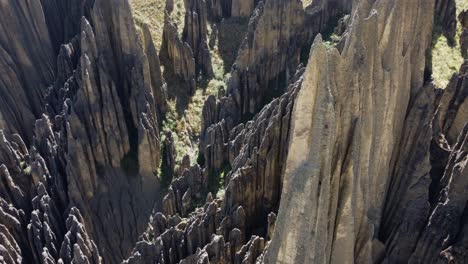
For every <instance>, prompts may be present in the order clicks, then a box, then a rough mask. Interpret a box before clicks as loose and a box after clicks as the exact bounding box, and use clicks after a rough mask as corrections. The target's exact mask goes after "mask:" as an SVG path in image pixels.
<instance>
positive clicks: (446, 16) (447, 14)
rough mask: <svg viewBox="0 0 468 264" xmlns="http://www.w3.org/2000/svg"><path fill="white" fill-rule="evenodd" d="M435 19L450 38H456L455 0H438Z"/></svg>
mask: <svg viewBox="0 0 468 264" xmlns="http://www.w3.org/2000/svg"><path fill="white" fill-rule="evenodd" d="M435 19H436V21H435V22H436V24H437V25H438V26H440V27H441V28H442V32H443V33H444V35H445V36H446V37H447V38H449V39H454V38H455V35H456V34H457V4H456V2H455V0H436V6H435Z"/></svg>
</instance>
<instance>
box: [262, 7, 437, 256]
mask: <svg viewBox="0 0 468 264" xmlns="http://www.w3.org/2000/svg"><path fill="white" fill-rule="evenodd" d="M433 10H434V2H433V1H417V0H415V1H394V2H392V4H385V3H383V2H379V1H377V2H374V1H366V0H362V1H358V2H356V3H355V6H354V7H353V17H352V21H351V22H350V23H351V24H350V27H349V28H350V30H349V32H348V34H347V39H346V43H345V45H344V48H343V50H342V52H341V54H340V53H339V52H338V51H337V50H336V49H330V50H327V48H326V47H325V46H324V45H323V43H322V40H321V38H320V37H319V38H317V39H316V40H315V42H314V45H313V47H312V51H311V56H310V59H309V64H308V68H307V70H306V73H305V77H304V82H303V86H302V89H301V91H300V93H299V94H298V99H297V101H296V105H295V108H294V113H293V116H292V120H293V121H292V128H291V143H290V149H289V156H288V159H287V164H286V172H285V179H284V183H283V184H284V187H283V192H282V200H281V206H280V210H279V214H278V218H277V221H276V227H275V232H274V235H273V238H272V242H271V243H270V246H269V249H268V252H267V254H266V256H265V262H267V263H289V262H291V261H292V262H297V263H354V262H358V263H372V262H373V261H374V259H375V258H377V257H378V256H379V254H382V252H381V251H382V243H381V242H379V241H377V240H376V239H375V238H376V237H377V235H378V232H379V229H380V222H381V220H382V212H381V208H382V207H383V206H384V205H385V194H386V193H387V190H388V186H389V183H390V182H391V181H392V180H394V178H393V177H392V167H391V166H390V164H391V162H392V161H393V160H395V159H398V156H397V155H396V154H397V153H398V152H399V150H400V148H399V146H398V142H399V141H400V140H402V138H403V136H402V135H401V134H400V133H401V131H402V130H403V127H404V123H405V117H406V116H407V109H408V106H409V103H410V102H411V101H412V100H413V99H414V98H415V97H416V95H417V94H419V93H420V92H421V90H422V88H421V87H422V86H423V80H424V78H423V71H424V65H425V56H424V55H425V52H426V49H427V48H428V47H429V45H430V42H431V35H432V17H433V16H432V14H433V13H432V11H433ZM397 28H398V29H399V30H395V29H397ZM415 114H416V115H417V113H415ZM416 131H417V130H416ZM412 176H414V175H412ZM418 177H421V176H418ZM287 223H296V224H295V225H288V224H287ZM306 249H307V250H306Z"/></svg>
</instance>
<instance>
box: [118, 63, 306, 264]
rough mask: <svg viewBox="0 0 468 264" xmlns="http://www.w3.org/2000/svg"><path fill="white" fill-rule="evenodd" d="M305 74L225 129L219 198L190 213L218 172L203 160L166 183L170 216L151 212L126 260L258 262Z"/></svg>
mask: <svg viewBox="0 0 468 264" xmlns="http://www.w3.org/2000/svg"><path fill="white" fill-rule="evenodd" d="M302 74H303V69H301V70H299V71H298V72H297V74H296V77H295V78H294V79H293V80H291V82H292V84H291V86H290V88H289V89H288V92H287V93H285V94H284V95H283V96H281V97H280V98H278V99H276V100H274V101H272V102H271V103H270V104H268V105H267V106H265V108H264V109H263V110H262V111H261V112H260V113H259V114H258V115H257V116H256V117H255V118H254V120H253V121H251V122H249V123H247V124H246V125H239V126H238V127H237V128H235V129H233V130H232V132H231V133H230V135H228V136H229V138H230V143H229V145H228V146H226V150H225V151H226V160H225V161H223V163H226V162H227V163H228V164H229V163H231V164H232V170H231V171H230V172H229V174H228V175H226V176H225V178H224V180H225V181H226V187H225V188H226V192H225V194H224V195H221V196H220V197H218V198H216V199H213V197H212V195H211V194H208V196H207V198H206V203H205V204H204V206H203V208H199V209H196V210H195V212H193V213H192V214H190V215H189V214H188V212H190V211H192V210H193V209H192V208H190V206H193V205H194V204H197V203H198V202H197V201H200V200H201V198H203V197H201V196H200V194H202V193H206V189H207V187H208V181H209V178H210V177H211V178H213V177H216V174H211V175H210V174H209V172H208V171H206V170H207V169H204V170H203V171H202V170H201V168H200V167H199V166H198V165H195V166H194V167H191V168H190V169H186V170H185V171H184V173H183V174H182V176H181V177H180V178H178V179H175V180H174V181H173V182H172V184H171V186H170V187H169V193H168V194H167V195H166V197H165V198H164V203H163V204H164V210H163V211H164V213H165V215H163V214H161V213H154V214H153V215H152V221H150V224H149V226H148V229H147V231H146V232H145V234H144V235H143V236H142V239H141V241H140V242H138V243H137V245H136V247H135V248H134V250H133V253H132V256H131V257H130V258H129V259H128V260H127V262H128V263H141V262H145V261H153V262H163V261H164V262H168V263H178V262H179V261H180V260H183V261H182V263H199V262H200V261H210V262H211V263H255V261H256V259H257V258H258V257H259V256H260V255H261V254H262V252H263V249H264V246H265V239H266V237H267V236H268V234H269V233H271V232H272V230H270V229H271V228H273V225H274V220H273V219H274V215H275V213H274V212H276V211H277V209H278V205H279V199H280V190H281V183H282V173H281V172H282V171H283V164H284V161H285V159H286V155H287V146H288V138H289V127H290V126H289V123H290V116H291V113H292V107H293V103H294V100H295V98H296V94H297V92H298V91H299V89H300V86H301V83H302ZM228 156H229V157H230V158H228ZM179 215H180V216H185V217H188V218H187V219H180V218H179ZM249 219H250V221H249ZM254 219H255V220H254ZM254 234H256V235H254ZM258 234H261V236H264V237H261V236H258ZM243 261H244V262H243Z"/></svg>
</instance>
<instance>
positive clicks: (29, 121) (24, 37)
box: [0, 0, 55, 142]
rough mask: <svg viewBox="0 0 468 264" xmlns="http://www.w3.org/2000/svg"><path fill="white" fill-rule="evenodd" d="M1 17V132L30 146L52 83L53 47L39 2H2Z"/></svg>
mask: <svg viewBox="0 0 468 264" xmlns="http://www.w3.org/2000/svg"><path fill="white" fill-rule="evenodd" d="M25 14H27V16H28V19H27V20H24V17H25ZM0 16H1V17H2V19H1V20H0V35H1V37H0V58H1V59H0V68H1V69H2V70H1V73H0V79H1V80H2V81H1V82H0V93H1V95H2V96H1V97H0V129H4V130H6V131H8V132H10V133H19V134H20V135H21V136H22V137H24V138H25V140H26V141H27V142H29V141H30V140H32V125H33V124H34V120H35V119H36V118H37V117H39V116H40V114H41V111H42V105H43V103H44V96H45V92H46V88H47V86H48V85H50V84H52V82H53V80H54V72H55V55H54V49H53V43H52V41H51V38H50V35H49V30H48V28H47V24H46V19H45V17H44V12H43V7H42V5H41V2H40V1H35V0H21V1H2V3H1V4H0Z"/></svg>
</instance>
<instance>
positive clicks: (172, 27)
mask: <svg viewBox="0 0 468 264" xmlns="http://www.w3.org/2000/svg"><path fill="white" fill-rule="evenodd" d="M161 52H162V54H164V55H166V56H167V57H168V59H169V65H168V67H170V70H172V72H173V73H174V74H175V75H176V76H178V77H179V78H181V79H182V80H184V81H185V83H186V84H187V86H188V89H189V92H190V94H193V93H195V88H196V81H195V79H196V64H195V59H194V56H193V51H192V48H191V47H190V46H189V44H188V43H186V42H184V41H182V40H181V39H180V37H179V32H178V30H177V25H176V24H175V22H174V21H172V20H171V17H170V13H169V12H167V10H166V13H165V16H164V29H163V40H162V46H161ZM166 70H169V69H166Z"/></svg>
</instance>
